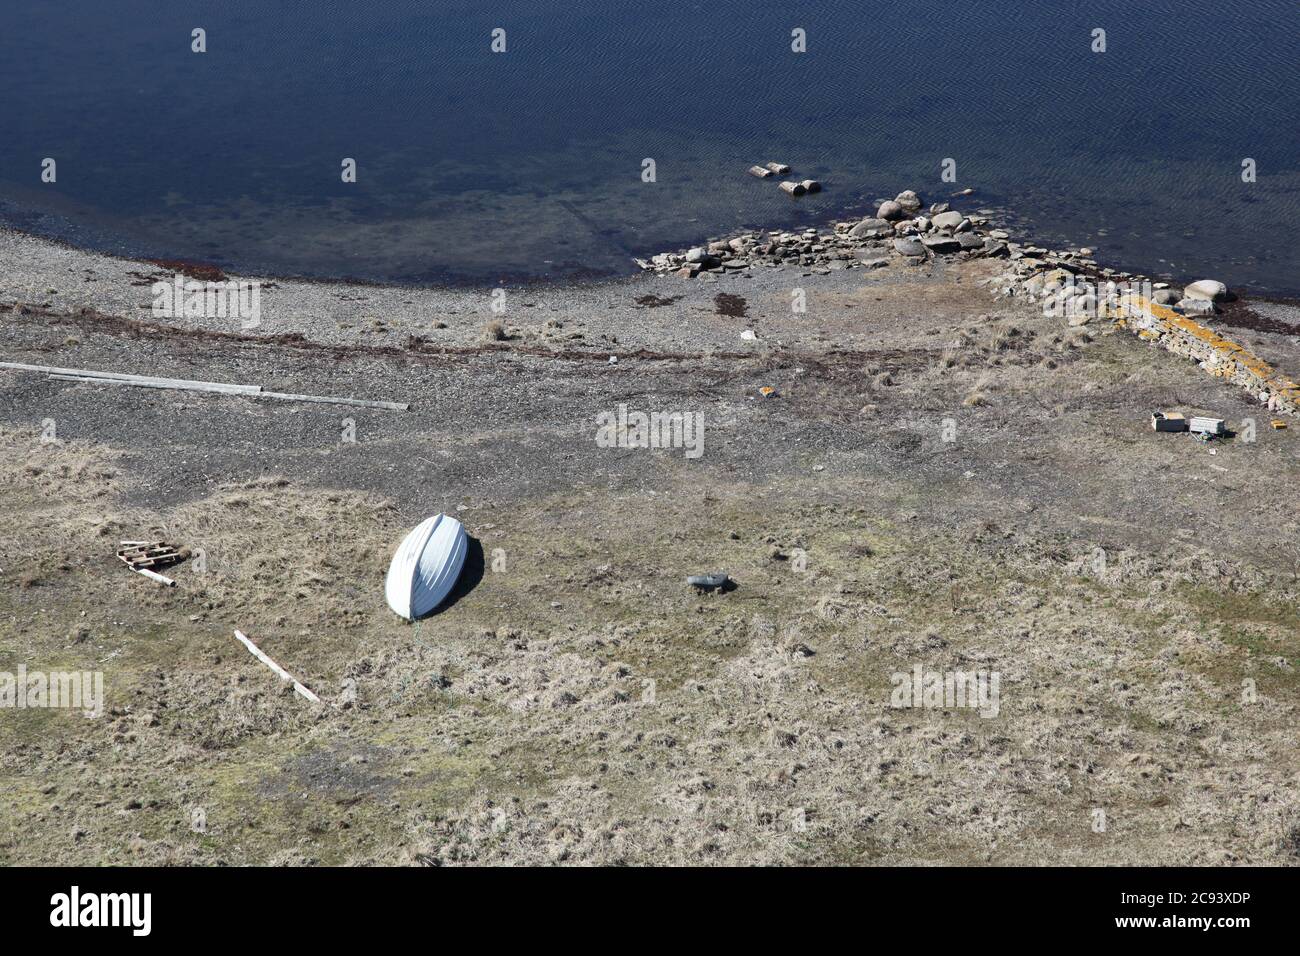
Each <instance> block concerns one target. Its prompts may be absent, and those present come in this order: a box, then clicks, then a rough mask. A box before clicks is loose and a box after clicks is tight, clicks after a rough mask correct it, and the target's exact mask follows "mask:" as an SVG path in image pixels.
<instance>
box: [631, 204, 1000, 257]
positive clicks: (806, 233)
mask: <svg viewBox="0 0 1300 956" xmlns="http://www.w3.org/2000/svg"><path fill="white" fill-rule="evenodd" d="M785 185H786V184H784V183H783V184H782V186H785ZM790 186H791V187H795V186H798V187H799V188H800V191H803V190H806V191H808V192H815V191H816V190H817V189H819V188H820V184H817V183H816V182H815V181H814V180H806V181H805V182H803V183H791V184H790ZM923 208H924V207H923V204H922V202H921V199H920V197H919V196H918V195H917V194H916V193H915V192H913V191H912V190H910V189H909V190H906V191H905V192H901V193H899V194H898V195H897V196H896V197H895V198H893V199H890V200H886V201H884V202H882V203H880V205H879V207H878V209H877V210H876V214H875V215H874V216H869V217H867V218H866V219H855V220H849V221H847V222H836V223H832V224H831V225H830V227H829V228H823V229H815V228H808V229H804V230H802V231H799V232H788V231H784V230H768V231H757V232H745V233H740V234H739V235H735V236H730V237H728V238H726V239H715V240H713V241H710V242H709V243H707V244H706V245H702V246H695V247H693V248H691V249H686V250H684V251H681V252H663V253H660V254H659V255H656V256H654V257H652V258H651V259H650V260H649V261H646V260H644V259H638V260H636V262H637V264H638V265H639V266H640V267H641V268H642V269H645V270H649V271H654V272H657V273H660V274H676V275H680V276H682V277H683V278H688V279H693V278H696V277H705V276H709V275H717V274H720V273H724V272H743V271H745V270H748V269H755V268H771V269H775V268H781V267H782V266H797V267H799V268H803V269H810V270H811V271H813V272H819V273H828V272H830V271H831V270H833V269H856V268H865V269H873V268H879V267H881V266H884V265H887V264H888V263H889V262H890V260H891V259H903V260H905V261H908V262H911V263H922V262H926V261H928V260H930V259H933V258H935V257H937V256H944V257H949V256H951V257H954V258H970V257H972V256H1007V255H1014V254H1015V253H1016V251H1018V250H1019V247H1018V246H1015V244H1013V243H1009V242H1007V241H1006V240H1007V238H1008V237H1007V234H1006V233H1005V232H1002V231H1000V230H997V229H992V230H990V229H988V228H987V226H988V223H989V220H988V219H987V217H985V216H982V215H979V214H976V213H970V214H965V213H961V212H956V211H954V210H951V209H950V208H949V206H948V204H947V203H936V204H934V205H932V206H930V208H929V210H928V212H926V211H923Z"/></svg>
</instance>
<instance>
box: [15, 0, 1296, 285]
mask: <svg viewBox="0 0 1300 956" xmlns="http://www.w3.org/2000/svg"><path fill="white" fill-rule="evenodd" d="M194 27H203V28H204V29H205V30H206V31H207V45H208V51H207V52H206V53H204V54H195V53H192V52H191V50H190V31H191V30H192V29H193V28H194ZM495 27H503V28H504V29H505V30H506V46H507V49H506V52H505V53H500V54H494V53H493V52H492V51H491V50H490V47H489V44H490V42H491V31H492V30H493V28H495ZM795 27H800V28H802V29H804V30H806V32H807V47H808V50H807V52H806V53H794V52H792V51H791V30H792V29H793V28H795ZM1094 28H1103V29H1105V30H1106V41H1107V50H1106V52H1104V53H1094V52H1092V50H1091V49H1090V46H1091V44H1092V35H1091V34H1092V31H1093V29H1094ZM1297 64H1300V7H1297V5H1296V4H1295V3H1294V2H1292V0H1237V2H1233V3H1230V4H1229V3H1211V2H1204V0H1184V2H1171V0H1144V2H1143V3H1141V4H1136V3H1133V2H1132V0H1100V2H1092V3H1089V4H1086V5H1083V4H1078V3H1073V2H1071V3H1064V2H1056V0H1044V2H1035V3H1031V2H1020V0H1018V2H1005V3H995V2H987V3H986V2H980V3H971V2H964V3H955V2H946V0H925V2H920V0H892V2H890V3H888V4H876V3H869V2H866V0H854V2H833V0H821V2H817V0H811V2H807V3H803V4H800V5H798V7H797V9H796V8H792V7H791V5H789V4H783V3H766V2H746V3H739V2H731V0H713V2H710V3H707V4H706V3H683V2H675V3H670V2H665V0H645V2H640V3H637V4H628V5H624V4H619V3H612V2H610V0H600V2H597V0H567V2H565V3H563V4H558V3H557V4H543V3H538V2H537V0H531V2H521V0H518V2H517V0H499V2H494V3H492V4H490V5H488V4H483V3H482V2H477V3H471V2H445V3H432V2H429V0H421V2H406V0H401V2H387V3H375V4H359V3H355V2H344V0H312V2H307V0H260V2H250V0H228V2H224V3H222V4H219V5H218V4H208V3H192V2H184V0H181V2H171V3H168V4H157V3H156V2H153V0H119V2H114V3H112V4H105V3H103V2H98V0H94V2H92V0H71V2H66V3H62V4H57V5H52V4H5V5H4V7H3V9H2V10H0V88H2V89H3V91H4V93H3V114H2V115H3V120H4V122H3V127H2V128H3V131H4V135H3V137H0V214H2V215H3V217H4V218H5V220H6V221H8V222H10V223H11V224H16V225H19V226H22V227H24V228H29V229H32V230H33V231H37V232H41V233H45V234H50V235H57V236H60V237H62V238H67V239H71V240H72V241H75V242H78V243H82V244H86V245H90V246H94V247H96V248H101V249H106V250H109V251H114V252H119V253H126V254H141V255H152V256H159V257H167V258H186V259H195V260H203V261H211V262H216V263H219V264H222V265H226V266H230V267H234V268H240V269H245V270H250V271H255V272H265V273H297V274H304V275H318V276H353V277H359V278H369V279H380V280H397V281H407V282H439V281H449V280H465V281H474V282H483V281H491V282H495V281H499V280H503V279H513V278H522V277H543V276H545V277H557V278H568V277H574V276H584V275H591V274H597V275H605V274H611V275H617V274H623V273H627V272H630V271H633V270H634V267H633V266H632V263H631V261H630V260H631V256H633V255H641V256H647V255H649V254H652V253H654V252H656V251H661V250H663V249H666V248H672V247H676V246H680V245H684V244H687V243H690V242H693V241H695V240H697V239H700V238H702V237H705V236H709V235H718V234H721V233H724V232H728V231H730V230H732V229H734V228H736V227H738V226H741V225H754V226H758V225H778V224H780V225H787V224H796V223H802V222H819V221H822V220H824V219H826V218H827V217H828V216H830V215H833V214H835V213H837V212H840V211H846V210H857V211H863V210H865V209H867V208H868V207H869V206H870V204H871V203H872V202H873V201H874V200H875V199H877V198H880V197H889V196H893V195H894V194H895V193H896V192H898V191H899V190H900V189H903V188H908V187H911V188H916V189H917V190H918V191H920V192H921V193H922V196H923V197H924V198H925V199H926V200H927V201H930V200H934V199H941V198H946V197H947V196H948V195H950V194H951V193H953V192H955V191H957V190H959V189H962V188H965V187H968V186H969V187H974V188H975V189H976V190H977V193H976V195H975V196H974V197H972V199H971V200H969V201H967V202H968V204H969V205H970V206H972V207H974V206H996V207H1005V208H1010V209H1014V211H1015V213H1016V215H1017V216H1018V217H1019V219H1020V221H1021V222H1023V223H1024V224H1025V226H1027V228H1028V229H1029V230H1031V232H1032V234H1034V235H1036V236H1037V237H1039V238H1041V239H1043V240H1044V241H1070V242H1073V243H1075V244H1083V245H1092V246H1094V247H1095V248H1096V249H1097V250H1098V255H1099V258H1101V259H1102V260H1104V261H1107V262H1110V263H1115V264H1119V263H1123V264H1125V265H1127V266H1131V267H1134V268H1138V269H1142V270H1146V271H1149V272H1153V273H1170V274H1173V275H1175V276H1178V277H1200V276H1213V277H1215V278H1220V279H1223V280H1224V281H1226V282H1228V283H1229V284H1231V285H1233V286H1236V287H1248V288H1251V289H1254V290H1256V291H1267V292H1273V293H1290V294H1295V293H1300V252H1297V245H1296V243H1295V241H1294V239H1293V237H1292V232H1293V224H1294V223H1295V222H1296V221H1297V214H1298V213H1300V162H1298V160H1300V157H1298V153H1300V151H1298V150H1297V130H1298V129H1300V80H1298V79H1297V68H1296V67H1297ZM47 156H48V157H54V158H55V159H56V160H57V164H58V165H57V177H58V178H57V182H56V183H54V184H44V183H42V182H41V181H40V172H41V165H40V164H41V160H42V158H44V157H47ZM344 157H353V158H355V159H356V160H357V163H358V181H357V182H356V183H354V184H345V183H343V182H342V181H341V178H340V163H341V160H342V159H343V158H344ZM1247 157H1249V158H1252V159H1254V160H1255V162H1256V166H1257V181H1256V182H1253V183H1245V182H1242V179H1241V172H1242V166H1241V164H1242V161H1243V159H1244V158H1247ZM646 158H651V159H653V160H654V161H655V166H656V169H655V172H656V181H655V182H643V181H642V163H643V160H644V159H646ZM945 158H952V159H954V160H955V161H956V173H957V176H956V182H955V183H947V182H944V181H942V179H941V164H942V162H943V160H944V159H945ZM769 159H770V160H779V161H783V162H787V163H790V164H791V165H792V166H794V168H795V174H796V175H797V176H798V177H815V178H818V179H821V180H822V181H823V182H824V184H825V187H826V188H825V191H824V192H822V193H821V194H819V195H817V196H815V197H806V198H804V199H799V200H794V199H790V198H789V197H786V196H785V195H784V194H782V193H781V192H780V191H779V190H778V189H777V187H776V185H775V182H774V181H772V180H767V181H760V180H757V179H754V178H752V177H750V176H747V175H745V169H746V168H747V167H748V166H749V165H751V164H752V163H755V162H763V161H766V160H769Z"/></svg>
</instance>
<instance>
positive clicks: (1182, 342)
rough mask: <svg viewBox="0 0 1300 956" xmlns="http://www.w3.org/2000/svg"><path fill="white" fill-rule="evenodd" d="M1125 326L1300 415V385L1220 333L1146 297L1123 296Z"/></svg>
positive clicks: (1280, 408)
mask: <svg viewBox="0 0 1300 956" xmlns="http://www.w3.org/2000/svg"><path fill="white" fill-rule="evenodd" d="M1119 311H1120V314H1121V319H1120V323H1121V324H1122V325H1124V326H1125V327H1126V328H1129V329H1131V330H1132V331H1134V332H1136V333H1137V335H1138V336H1139V337H1140V338H1142V339H1144V340H1146V341H1149V342H1159V343H1160V344H1161V345H1163V346H1164V347H1165V348H1166V349H1168V350H1169V351H1170V352H1173V353H1174V354H1175V355H1182V356H1184V357H1185V358H1190V359H1192V360H1193V361H1195V362H1197V363H1198V364H1199V365H1200V366H1201V368H1203V369H1205V370H1206V371H1207V372H1209V373H1210V374H1211V375H1214V376H1217V377H1219V378H1222V379H1225V380H1226V381H1229V382H1231V383H1232V384H1234V385H1240V386H1241V387H1243V388H1245V389H1247V390H1249V391H1250V392H1251V394H1252V395H1253V396H1254V397H1255V398H1256V399H1257V400H1258V401H1259V402H1260V403H1261V404H1265V405H1267V406H1268V408H1269V410H1270V411H1274V412H1281V413H1284V414H1287V415H1298V414H1300V384H1297V383H1296V382H1294V381H1292V380H1290V379H1288V378H1286V377H1285V376H1284V375H1282V373H1280V372H1279V371H1278V370H1277V369H1275V368H1273V366H1271V365H1269V364H1268V363H1267V362H1265V361H1263V360H1262V359H1261V358H1259V357H1258V356H1256V355H1254V354H1253V353H1251V352H1250V351H1248V350H1247V349H1245V348H1243V347H1242V346H1240V345H1238V344H1237V343H1236V342H1233V341H1231V340H1229V339H1225V338H1223V336H1221V335H1219V334H1218V333H1216V332H1214V331H1212V330H1210V329H1208V328H1206V327H1205V326H1203V325H1201V324H1200V323H1199V322H1195V321H1193V320H1192V319H1189V318H1187V316H1184V315H1179V314H1178V313H1177V312H1175V311H1174V310H1173V309H1170V308H1168V307H1166V306H1163V305H1159V304H1157V303H1155V302H1152V301H1150V300H1149V299H1146V298H1144V297H1143V296H1140V295H1125V296H1122V297H1121V298H1120V301H1119Z"/></svg>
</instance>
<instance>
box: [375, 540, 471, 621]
mask: <svg viewBox="0 0 1300 956" xmlns="http://www.w3.org/2000/svg"><path fill="white" fill-rule="evenodd" d="M467 550H468V539H467V537H466V535H465V528H464V526H463V525H461V523H460V522H459V521H457V520H456V519H455V518H452V517H449V516H447V515H444V514H438V515H434V516H433V517H432V518H426V519H425V520H424V521H422V522H420V524H419V525H418V526H416V527H415V528H414V529H412V531H411V533H410V534H408V535H407V536H406V537H405V538H403V539H402V543H401V544H400V545H398V546H397V552H396V553H395V554H394V555H393V561H392V563H391V564H390V565H389V566H388V579H387V581H386V582H385V586H384V592H385V596H386V597H387V599H388V606H389V607H390V608H392V609H393V611H394V613H396V614H398V615H399V616H401V617H404V618H406V619H407V620H408V621H416V620H419V619H420V618H422V617H424V616H425V615H427V614H431V613H433V611H435V610H436V609H437V608H438V605H440V604H442V602H443V601H445V600H446V599H447V596H448V595H449V594H451V591H452V589H453V588H454V587H455V586H456V582H457V580H459V579H460V572H461V569H462V568H464V566H465V553H466V551H467Z"/></svg>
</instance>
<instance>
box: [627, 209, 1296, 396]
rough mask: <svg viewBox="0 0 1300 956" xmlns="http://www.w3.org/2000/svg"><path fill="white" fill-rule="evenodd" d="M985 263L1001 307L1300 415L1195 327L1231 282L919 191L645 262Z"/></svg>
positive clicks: (1240, 351)
mask: <svg viewBox="0 0 1300 956" xmlns="http://www.w3.org/2000/svg"><path fill="white" fill-rule="evenodd" d="M969 194H970V191H969V190H968V191H966V193H965V195H969ZM953 198H954V199H956V198H959V197H953ZM975 258H1005V259H1006V260H1007V263H1008V265H1007V268H1006V270H1005V271H1004V272H1003V273H1002V274H1000V275H996V276H992V277H990V278H988V279H985V280H983V281H984V283H985V284H986V285H988V286H989V287H990V288H991V290H992V291H993V293H994V295H995V296H996V297H997V298H1001V299H1015V300H1020V301H1024V302H1027V303H1032V304H1035V305H1038V306H1040V307H1041V308H1042V309H1043V310H1044V312H1045V313H1046V314H1047V315H1049V316H1062V317H1065V318H1066V319H1067V321H1068V324H1069V325H1070V326H1072V327H1079V326H1084V325H1087V324H1089V323H1090V322H1092V321H1094V320H1100V319H1107V320H1113V321H1115V323H1116V325H1117V326H1118V327H1120V328H1127V329H1129V330H1131V331H1133V332H1135V333H1136V334H1137V335H1138V336H1139V337H1141V338H1142V339H1143V340H1145V341H1151V342H1160V343H1162V344H1163V345H1164V347H1165V348H1167V349H1169V350H1170V351H1172V352H1174V353H1175V354H1178V355H1181V356H1183V357H1185V358H1191V359H1193V360H1194V361H1196V362H1198V363H1199V364H1200V366H1201V367H1202V368H1203V369H1204V370H1205V371H1207V372H1209V373H1211V374H1213V375H1216V376H1218V377H1221V378H1225V379H1227V380H1229V381H1231V382H1232V383H1233V384H1237V385H1240V386H1242V387H1245V388H1247V389H1249V390H1250V391H1251V392H1252V395H1253V396H1254V397H1255V398H1256V399H1257V400H1258V401H1259V402H1260V403H1261V404H1264V405H1266V406H1267V407H1268V409H1269V410H1270V411H1276V412H1283V413H1286V414H1290V415H1295V414H1298V413H1300V385H1297V383H1296V382H1295V381H1293V380H1291V379H1289V378H1287V377H1286V376H1284V375H1282V374H1280V373H1279V372H1278V371H1277V370H1276V369H1274V368H1273V367H1272V366H1271V365H1269V364H1268V363H1266V362H1264V361H1263V360H1262V359H1260V358H1258V357H1257V356H1255V355H1253V354H1251V353H1250V352H1249V351H1248V350H1246V349H1245V348H1243V347H1242V346H1241V345H1239V344H1237V343H1235V342H1232V341H1231V340H1229V339H1226V338H1223V337H1222V336H1219V335H1217V334H1215V333H1213V332H1211V331H1210V330H1209V329H1207V328H1205V327H1204V326H1201V325H1199V324H1198V323H1196V322H1195V321H1194V319H1195V318H1199V317H1205V316H1213V315H1216V314H1218V313H1219V312H1220V311H1221V310H1220V306H1219V303H1221V302H1226V301H1230V300H1231V299H1232V298H1234V297H1233V295H1232V293H1231V291H1230V290H1229V289H1228V287H1227V286H1226V285H1225V284H1224V283H1222V282H1220V281H1218V280H1216V279H1198V280H1196V281H1194V282H1191V283H1190V284H1188V285H1186V286H1185V287H1183V288H1182V289H1178V288H1175V287H1174V286H1173V285H1172V284H1171V283H1168V282H1161V281H1154V280H1152V279H1151V278H1150V277H1148V276H1145V275H1142V274H1141V273H1133V272H1126V271H1123V270H1120V269H1114V268H1110V267H1106V266H1102V265H1100V264H1099V263H1098V262H1097V260H1096V259H1095V258H1093V250H1092V249H1090V248H1087V247H1080V248H1075V249H1068V248H1067V249H1060V250H1051V249H1047V248H1045V247H1043V246H1038V245H1034V244H1032V243H1027V242H1020V241H1016V240H1014V239H1013V238H1012V236H1011V234H1010V233H1009V232H1008V231H1007V230H1005V229H1003V228H1000V227H998V226H997V225H996V224H995V221H994V219H993V210H986V209H982V210H976V211H974V212H969V213H965V212H962V211H959V210H956V209H953V208H952V205H951V203H949V202H936V203H933V204H931V205H930V206H929V208H928V210H926V208H925V204H924V202H923V201H922V199H921V197H920V196H919V195H918V194H917V192H916V191H915V190H911V189H908V190H904V191H903V192H901V193H899V194H898V195H897V196H895V197H894V198H893V199H888V200H882V201H881V202H880V203H879V204H878V207H877V210H876V213H875V215H874V216H868V217H866V218H864V219H860V220H842V221H836V222H832V223H831V224H830V226H829V228H827V229H817V228H808V229H804V230H802V231H801V232H792V231H787V230H758V231H746V232H741V233H737V234H735V235H732V236H728V237H725V238H720V239H712V240H710V241H708V242H707V243H705V244H703V245H698V246H693V247H691V248H689V249H686V250H679V251H676V252H664V253H659V254H658V255H655V256H653V257H652V258H651V259H650V260H648V261H647V260H644V259H637V260H636V262H637V265H639V266H640V267H641V268H642V269H643V270H644V271H647V272H655V273H657V274H659V275H672V276H678V277H680V278H683V279H695V280H697V281H706V282H707V281H714V280H716V278H717V277H718V276H719V275H723V274H728V273H736V274H740V275H745V274H752V270H754V269H780V268H784V267H797V268H799V269H802V270H805V272H804V274H805V275H807V274H822V275H826V274H829V273H830V272H832V271H835V270H845V269H880V268H885V267H887V266H888V265H890V263H891V262H893V261H899V260H901V261H902V262H903V263H905V264H908V265H915V266H919V265H923V264H926V263H928V262H931V261H933V260H935V259H940V260H953V261H959V260H966V259H975Z"/></svg>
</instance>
